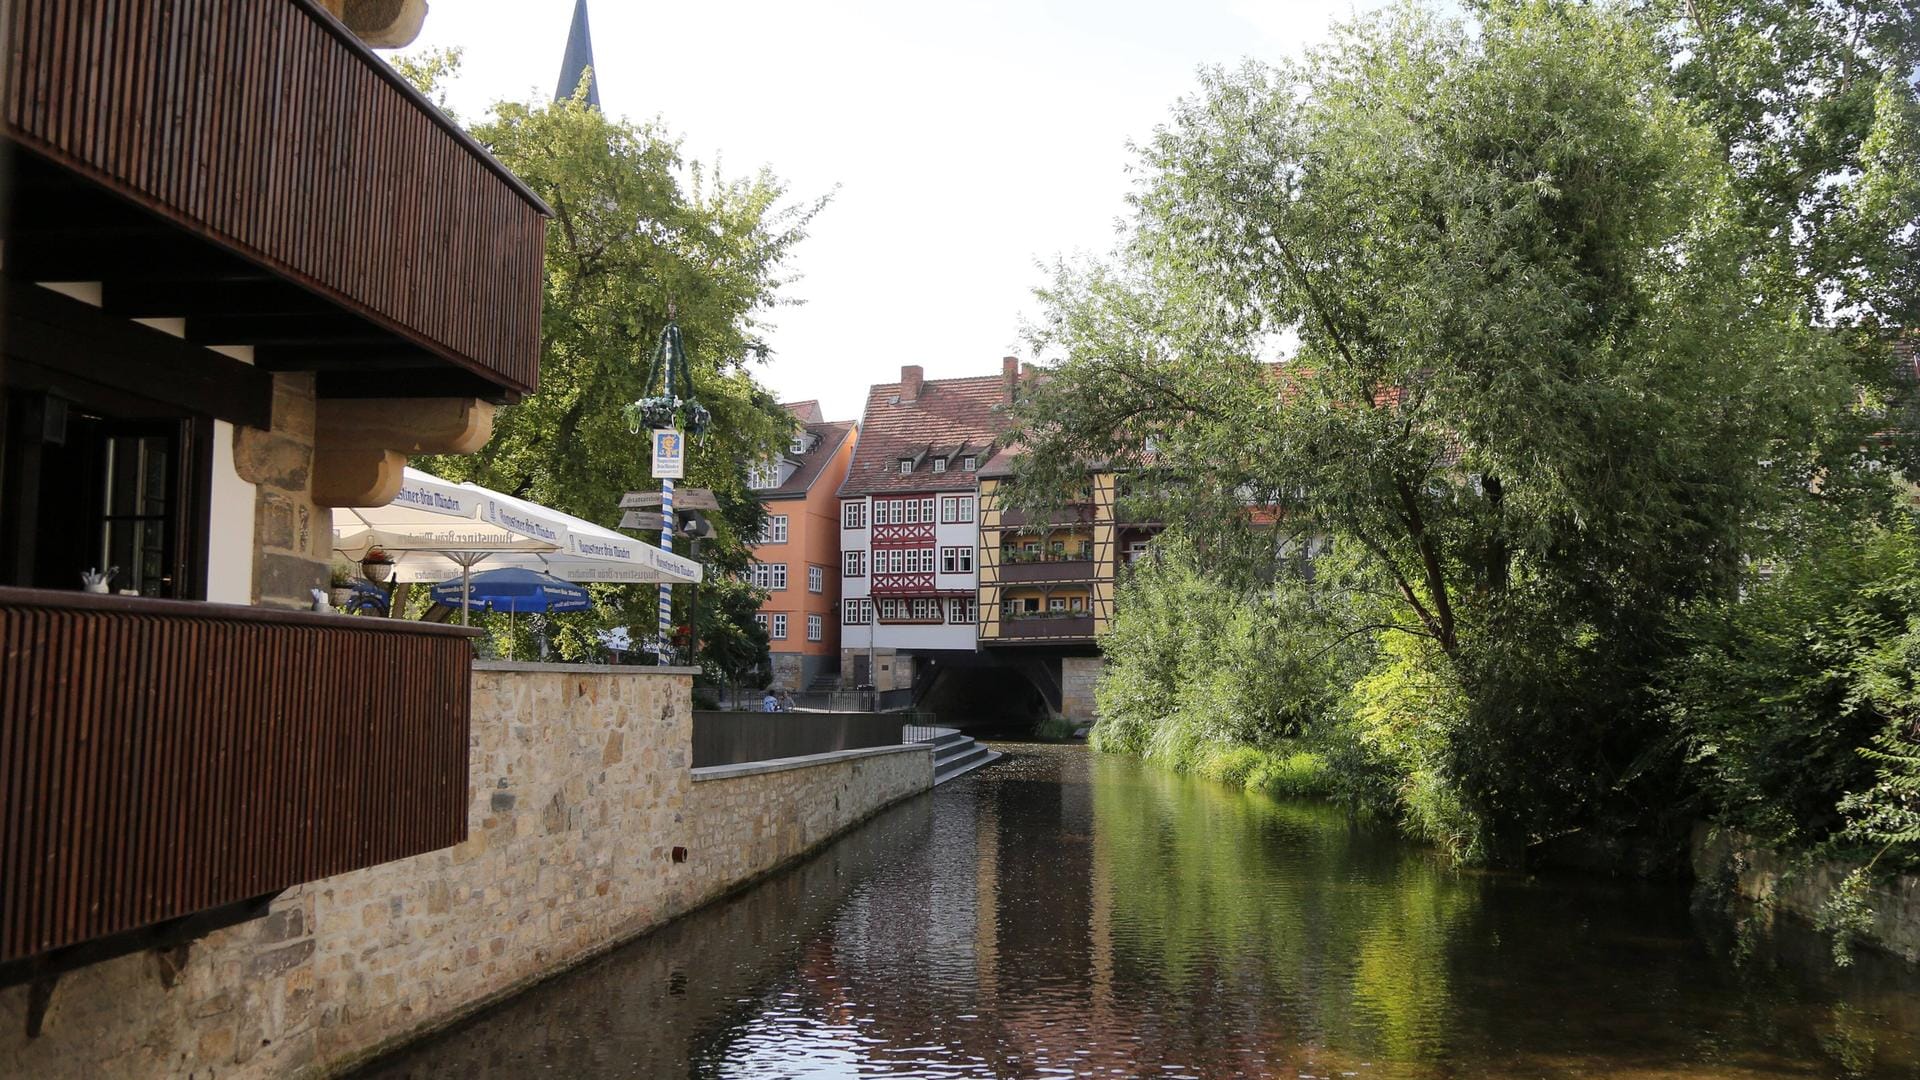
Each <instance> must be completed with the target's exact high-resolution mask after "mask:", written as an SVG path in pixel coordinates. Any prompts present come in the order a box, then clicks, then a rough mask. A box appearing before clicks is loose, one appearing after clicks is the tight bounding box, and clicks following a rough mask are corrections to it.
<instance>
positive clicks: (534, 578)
mask: <svg viewBox="0 0 1920 1080" xmlns="http://www.w3.org/2000/svg"><path fill="white" fill-rule="evenodd" d="M461 585H462V583H461V582H459V581H443V582H441V583H440V584H438V585H435V586H434V587H433V599H434V602H435V603H438V604H445V605H447V606H448V607H459V606H460V594H461V591H462V590H461ZM466 594H467V597H468V602H469V603H473V604H479V605H483V606H485V607H486V608H488V609H489V610H492V611H504V612H506V613H507V636H508V640H509V641H511V640H512V639H513V616H514V615H515V614H518V613H519V612H522V611H527V612H542V611H586V610H589V609H590V608H592V607H593V598H592V597H590V596H588V595H587V590H585V589H583V588H581V587H580V586H578V585H575V584H574V583H573V582H571V581H561V580H560V579H559V578H557V577H554V576H553V575H552V574H543V573H541V572H540V571H538V570H522V569H519V568H508V569H503V570H487V571H484V572H482V573H478V574H475V575H473V577H472V578H471V579H469V580H468V581H467V582H466Z"/></svg>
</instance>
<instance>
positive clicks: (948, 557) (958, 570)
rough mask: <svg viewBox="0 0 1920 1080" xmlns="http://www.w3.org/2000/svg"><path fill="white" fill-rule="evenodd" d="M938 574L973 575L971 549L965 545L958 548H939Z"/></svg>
mask: <svg viewBox="0 0 1920 1080" xmlns="http://www.w3.org/2000/svg"><path fill="white" fill-rule="evenodd" d="M940 572H941V573H943V574H971V573H973V549H972V548H970V547H967V546H966V545H965V544H962V545H960V546H959V547H943V548H941V549H940Z"/></svg>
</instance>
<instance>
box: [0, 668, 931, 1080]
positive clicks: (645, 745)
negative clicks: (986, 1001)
mask: <svg viewBox="0 0 1920 1080" xmlns="http://www.w3.org/2000/svg"><path fill="white" fill-rule="evenodd" d="M509 669H510V670H509ZM690 693H691V679H690V677H689V676H688V675H686V674H675V673H662V672H655V671H649V670H647V669H632V668H628V669H590V668H574V669H561V670H555V669H553V668H544V667H541V666H538V665H484V666H483V667H482V670H479V671H476V673H475V676H474V702H473V732H474V735H473V744H472V748H471V785H472V787H471V792H470V795H471V800H472V802H471V809H470V811H469V816H470V822H471V835H470V836H469V838H468V840H467V841H466V842H465V843H463V844H460V845H459V846H457V847H453V848H449V849H446V850H444V851H438V852H433V853H430V854H427V855H422V856H418V857H416V858H411V859H402V860H399V861H396V862H392V863H388V864H386V865H384V866H377V867H373V868H371V869H368V870H362V871H356V872H354V873H351V874H343V875H341V876H339V877H334V878H327V879H324V880H321V881H315V882H310V883H308V884H306V885H304V886H301V887H299V888H296V889H292V890H289V891H288V892H286V893H284V894H282V895H281V896H280V898H279V899H277V900H276V901H275V902H274V904H273V907H272V910H271V912H270V914H269V915H268V916H267V917H266V918H264V919H258V920H255V921H253V922H249V923H244V924H241V925H239V926H236V927H232V928H230V929H227V930H222V931H218V932H216V933H214V934H210V935H208V936H207V937H205V938H202V939H200V940H198V941H196V942H194V943H193V944H192V946H191V947H190V948H189V949H188V950H187V955H186V958H185V961H184V963H182V964H180V965H179V966H178V967H177V969H176V968H175V967H174V966H173V961H172V960H170V959H168V958H165V957H163V956H161V955H160V954H154V953H141V954H136V955H133V956H127V957H122V958H120V959H117V960H112V961H109V962H107V963H103V964H97V965H94V966H92V967H90V968H85V969H82V970H80V971H77V972H74V973H71V974H69V975H67V976H65V977H63V978H62V979H61V981H60V983H59V985H58V987H57V988H56V990H55V991H54V994H53V1000H52V1006H51V1008H50V1010H49V1011H48V1013H47V1015H46V1019H45V1023H44V1029H43V1033H42V1035H41V1036H40V1037H39V1038H37V1039H28V1038H26V1036H25V1029H26V1009H27V997H28V994H27V989H26V988H25V987H11V988H8V989H5V990H0V1076H35V1077H85V1078H87V1080H106V1078H110V1077H151V1076H182V1077H186V1076H195V1077H215V1076H217V1077H223V1078H225V1077H268V1076H307V1075H320V1074H325V1073H329V1072H335V1071H338V1070H340V1069H342V1068H345V1067H347V1066H349V1065H351V1064H353V1063H355V1062H357V1061H361V1060H364V1059H365V1058H366V1057H367V1056H368V1055H369V1054H371V1053H372V1052H374V1051H375V1050H377V1049H381V1048H387V1047H391V1046H394V1045H397V1044H399V1043H401V1042H404V1041H406V1040H408V1039H410V1038H413V1037H417V1036H419V1035H421V1034H424V1033H426V1032H428V1031H430V1030H433V1029H434V1028H437V1027H440V1026H443V1025H445V1024H446V1023H448V1022H450V1021H452V1020H454V1019H456V1018H458V1017H459V1016H461V1015H464V1014H465V1013H467V1012H470V1011H472V1010H473V1009H474V1008H476V1007H478V1006H480V1005H482V1004H484V1003H486V1002H488V1001H490V1000H494V999H497V998H498V997H501V996H503V995H506V994H509V993H512V992H513V991H515V990H518V989H521V988H524V987H525V986H526V985H528V984H529V983H531V982H533V981H536V980H538V979H540V978H542V977H544V976H547V975H550V974H552V973H554V972H556V971H559V970H561V969H563V968H565V967H568V966H570V965H572V964H574V963H577V962H579V961H581V960H583V959H586V958H588V957H590V956H593V955H595V954H597V953H599V952H601V951H604V950H605V949H606V948H608V947H610V946H612V945H614V944H617V943H619V942H621V941H623V940H626V939H628V938H631V937H633V936H635V935H637V934H639V933H642V932H644V931H646V930H649V929H651V928H653V927H656V926H659V925H660V924H661V923H663V922H665V921H666V920H668V919H671V918H673V917H674V916H676V915H679V914H682V913H684V912H686V911H689V910H691V909H692V908H694V907H697V906H699V905H700V904H701V903H703V902H705V901H707V900H709V899H712V898H714V897H716V896H718V895H721V894H723V893H725V892H726V891H728V890H730V889H732V888H734V887H735V886H737V885H739V884H740V883H742V882H744V881H747V880H750V879H752V878H754V877H756V876H758V875H760V874H763V873H765V872H767V871H768V870H771V869H773V868H774V867H776V866H778V865H779V864H780V863H782V862H784V861H786V860H788V859H791V858H794V857H797V856H799V855H801V854H804V853H805V852H806V851H807V850H808V849H809V848H811V847H813V846H815V845H817V844H819V843H822V842H824V841H825V840H827V839H828V838H830V837H831V836H833V835H834V834H835V833H836V832H838V831H840V830H841V829H844V828H845V827H847V826H848V825H851V824H852V823H854V822H855V821H858V820H860V819H861V818H864V817H866V816H867V815H869V814H871V813H872V812H873V811H875V810H877V809H879V808H880V807H882V806H884V805H886V804H887V803H889V802H892V801H894V800H896V799H899V798H901V797H903V796H905V795H908V794H912V793H914V792H918V791H924V790H926V789H927V788H928V787H929V786H930V785H931V782H932V769H931V765H930V762H929V760H928V757H927V755H926V754H925V753H924V752H894V753H887V754H879V755H875V756H868V757H859V758H853V759H850V760H849V759H840V760H835V761H831V762H828V763H824V764H816V765H812V766H808V767H802V768H794V769H788V770H785V771H780V772H767V773H760V774H758V775H753V776H743V777H736V778H732V779H722V780H701V781H699V782H696V781H695V780H694V775H693V773H692V770H691V769H690V768H689V760H690V742H689V741H690V737H691V709H690V701H689V695H690ZM675 846H682V847H686V848H687V849H688V858H687V859H686V861H685V862H682V863H675V862H674V861H673V859H672V851H673V848H674V847H675Z"/></svg>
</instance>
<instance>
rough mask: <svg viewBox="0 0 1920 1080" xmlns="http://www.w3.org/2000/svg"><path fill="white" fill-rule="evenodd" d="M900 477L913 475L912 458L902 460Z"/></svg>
mask: <svg viewBox="0 0 1920 1080" xmlns="http://www.w3.org/2000/svg"><path fill="white" fill-rule="evenodd" d="M900 475H901V476H912V475H913V459H912V458H910V457H903V458H901V459H900Z"/></svg>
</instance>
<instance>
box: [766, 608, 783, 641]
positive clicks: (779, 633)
mask: <svg viewBox="0 0 1920 1080" xmlns="http://www.w3.org/2000/svg"><path fill="white" fill-rule="evenodd" d="M769 636H771V637H772V638H773V640H775V641H785V640H787V613H786V612H784V611H776V612H774V613H773V631H772V633H771V634H770V635H769Z"/></svg>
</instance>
